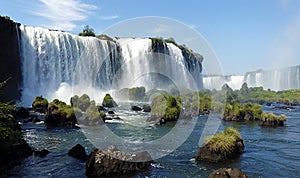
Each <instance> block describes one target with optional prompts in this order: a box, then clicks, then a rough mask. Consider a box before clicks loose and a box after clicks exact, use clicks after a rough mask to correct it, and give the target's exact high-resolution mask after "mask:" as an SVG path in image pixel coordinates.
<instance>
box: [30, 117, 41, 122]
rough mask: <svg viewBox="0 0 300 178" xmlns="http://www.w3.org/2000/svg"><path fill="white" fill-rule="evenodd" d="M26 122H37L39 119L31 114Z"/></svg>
mask: <svg viewBox="0 0 300 178" xmlns="http://www.w3.org/2000/svg"><path fill="white" fill-rule="evenodd" d="M28 122H33V123H37V122H41V119H39V118H38V117H37V116H32V117H31V118H30V119H29V120H28Z"/></svg>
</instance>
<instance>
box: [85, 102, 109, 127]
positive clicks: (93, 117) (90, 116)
mask: <svg viewBox="0 0 300 178" xmlns="http://www.w3.org/2000/svg"><path fill="white" fill-rule="evenodd" d="M85 120H86V122H85V123H86V124H87V125H98V124H103V123H104V120H105V114H104V112H103V111H100V112H99V111H98V108H97V106H96V104H95V102H94V101H92V102H91V105H90V106H89V107H88V108H87V110H86V119H85Z"/></svg>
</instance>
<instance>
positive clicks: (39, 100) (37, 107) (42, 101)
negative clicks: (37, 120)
mask: <svg viewBox="0 0 300 178" xmlns="http://www.w3.org/2000/svg"><path fill="white" fill-rule="evenodd" d="M47 108H48V100H47V99H46V98H43V97H42V96H37V97H35V99H34V101H33V103H32V109H33V110H34V111H35V112H40V113H46V111H47Z"/></svg>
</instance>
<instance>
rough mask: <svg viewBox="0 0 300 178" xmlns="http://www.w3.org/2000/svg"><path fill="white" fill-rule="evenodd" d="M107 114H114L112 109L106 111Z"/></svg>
mask: <svg viewBox="0 0 300 178" xmlns="http://www.w3.org/2000/svg"><path fill="white" fill-rule="evenodd" d="M107 114H115V112H114V111H108V112H107Z"/></svg>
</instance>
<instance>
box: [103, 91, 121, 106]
mask: <svg viewBox="0 0 300 178" xmlns="http://www.w3.org/2000/svg"><path fill="white" fill-rule="evenodd" d="M102 106H104V107H108V108H112V107H117V106H118V104H117V103H116V102H115V101H114V99H113V98H112V97H111V96H110V94H108V93H107V94H106V95H105V97H104V98H103V102H102Z"/></svg>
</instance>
